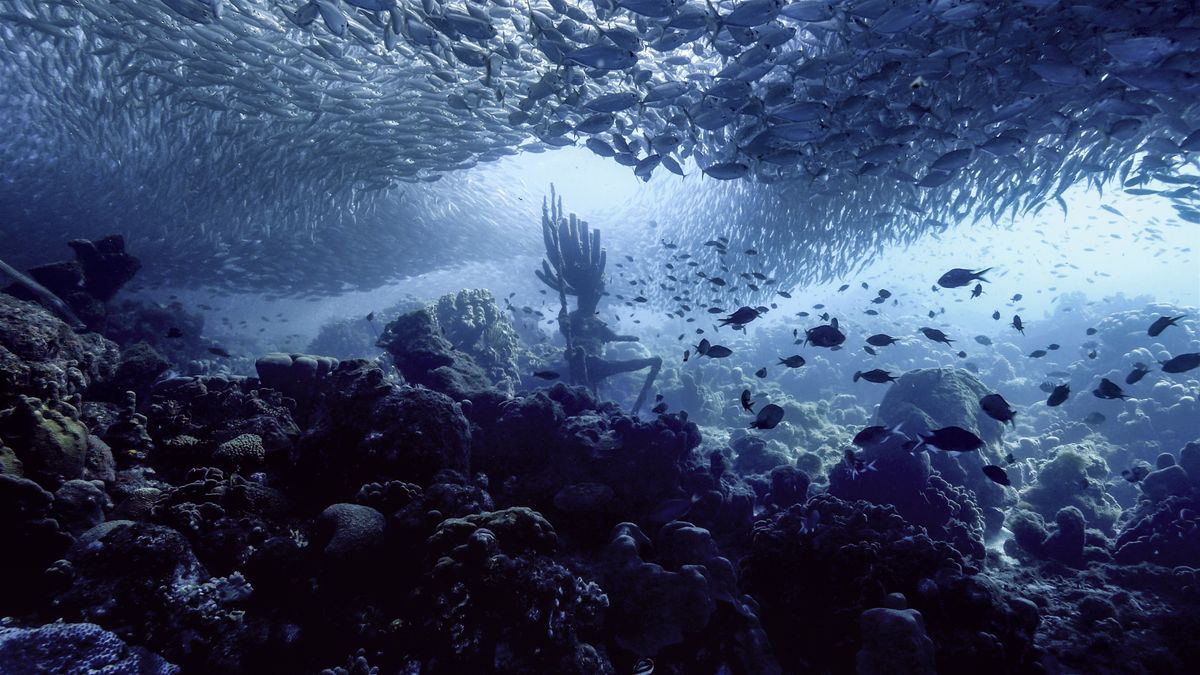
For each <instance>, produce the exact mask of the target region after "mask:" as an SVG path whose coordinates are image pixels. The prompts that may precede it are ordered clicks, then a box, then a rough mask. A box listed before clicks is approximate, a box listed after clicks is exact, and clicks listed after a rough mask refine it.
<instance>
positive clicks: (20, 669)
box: [0, 623, 180, 675]
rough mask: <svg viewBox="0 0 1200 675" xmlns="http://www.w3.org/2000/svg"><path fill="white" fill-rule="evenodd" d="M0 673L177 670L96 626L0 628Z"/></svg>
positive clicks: (93, 674)
mask: <svg viewBox="0 0 1200 675" xmlns="http://www.w3.org/2000/svg"><path fill="white" fill-rule="evenodd" d="M0 672H4V673H14V674H16V673H30V674H32V673H54V674H55V675H97V674H111V675H117V674H118V673H130V674H132V673H136V674H137V675H175V673H179V672H180V670H179V668H178V667H176V666H174V665H172V664H170V663H167V661H166V660H165V659H163V658H162V657H161V656H159V655H157V654H154V653H151V652H149V651H147V650H145V649H143V648H142V647H138V646H136V645H130V644H126V643H125V642H124V641H123V640H121V638H119V637H117V635H116V634H115V633H110V632H109V631H106V630H104V629H103V628H101V627H100V626H97V625H96V624H94V623H50V624H46V625H44V626H40V627H38V628H0Z"/></svg>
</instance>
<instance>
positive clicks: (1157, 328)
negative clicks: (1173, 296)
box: [1146, 314, 1187, 337]
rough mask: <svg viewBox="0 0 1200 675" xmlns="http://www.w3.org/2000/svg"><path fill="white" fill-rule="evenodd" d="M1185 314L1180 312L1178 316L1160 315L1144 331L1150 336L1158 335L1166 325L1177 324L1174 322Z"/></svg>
mask: <svg viewBox="0 0 1200 675" xmlns="http://www.w3.org/2000/svg"><path fill="white" fill-rule="evenodd" d="M1185 316H1187V314H1180V315H1179V316H1175V317H1170V316H1160V317H1158V318H1157V319H1155V320H1154V323H1152V324H1150V328H1149V330H1147V331H1146V334H1147V335H1149V336H1150V337H1158V334H1159V333H1161V332H1163V331H1164V330H1166V329H1167V326H1178V325H1179V324H1177V323H1175V322H1176V321H1179V320H1180V319H1182V318H1183V317H1185Z"/></svg>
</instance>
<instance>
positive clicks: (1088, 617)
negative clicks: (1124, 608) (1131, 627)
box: [1079, 595, 1117, 625]
mask: <svg viewBox="0 0 1200 675" xmlns="http://www.w3.org/2000/svg"><path fill="white" fill-rule="evenodd" d="M1116 615H1117V608H1116V606H1114V605H1113V603H1112V601H1111V600H1109V599H1108V598H1105V597H1101V596H1099V595H1089V596H1087V597H1085V598H1084V599H1083V600H1080V601H1079V621H1080V622H1081V623H1083V624H1084V625H1090V624H1093V623H1096V622H1097V621H1102V620H1104V619H1108V618H1111V617H1114V616H1116Z"/></svg>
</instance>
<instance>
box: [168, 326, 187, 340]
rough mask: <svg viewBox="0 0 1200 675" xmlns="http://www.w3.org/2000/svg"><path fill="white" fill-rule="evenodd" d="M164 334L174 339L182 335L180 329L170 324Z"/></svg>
mask: <svg viewBox="0 0 1200 675" xmlns="http://www.w3.org/2000/svg"><path fill="white" fill-rule="evenodd" d="M166 336H167V337H169V338H171V339H172V340H176V339H179V338H181V337H183V331H182V330H180V329H179V328H178V327H177V326H171V327H170V328H168V329H167V335H166Z"/></svg>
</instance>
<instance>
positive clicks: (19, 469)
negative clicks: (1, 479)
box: [0, 442, 25, 478]
mask: <svg viewBox="0 0 1200 675" xmlns="http://www.w3.org/2000/svg"><path fill="white" fill-rule="evenodd" d="M0 473H3V474H8V475H10V476H17V477H18V478H19V477H21V476H24V475H25V465H24V464H23V463H21V458H20V457H17V453H16V452H14V451H13V449H12V448H10V447H8V446H6V445H4V443H3V442H0Z"/></svg>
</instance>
